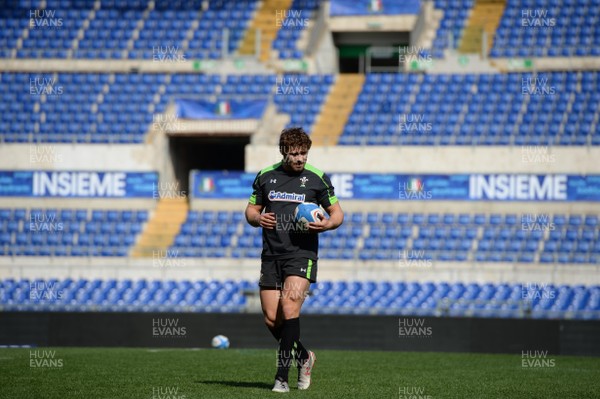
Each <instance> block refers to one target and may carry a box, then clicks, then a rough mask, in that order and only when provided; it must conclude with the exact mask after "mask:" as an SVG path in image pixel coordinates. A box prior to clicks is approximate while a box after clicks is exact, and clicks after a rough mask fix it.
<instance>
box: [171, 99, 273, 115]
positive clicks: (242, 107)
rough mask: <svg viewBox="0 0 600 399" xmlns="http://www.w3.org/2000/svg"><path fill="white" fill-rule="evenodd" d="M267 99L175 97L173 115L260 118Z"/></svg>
mask: <svg viewBox="0 0 600 399" xmlns="http://www.w3.org/2000/svg"><path fill="white" fill-rule="evenodd" d="M267 103H268V102H267V100H249V101H233V100H221V101H217V102H210V101H199V100H187V99H176V100H175V115H176V117H177V118H182V119H260V118H262V115H263V114H264V112H265V109H266V108H267Z"/></svg>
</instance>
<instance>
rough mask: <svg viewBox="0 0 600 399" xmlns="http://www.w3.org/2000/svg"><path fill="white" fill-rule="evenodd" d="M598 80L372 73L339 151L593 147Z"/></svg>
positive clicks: (592, 75)
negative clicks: (380, 147)
mask: <svg viewBox="0 0 600 399" xmlns="http://www.w3.org/2000/svg"><path fill="white" fill-rule="evenodd" d="M598 77H599V74H598V73H597V72H591V71H590V72H547V73H539V74H533V73H510V74H454V75H449V74H431V75H410V74H384V73H380V74H369V75H367V77H366V81H365V84H364V86H363V90H362V92H361V94H360V95H359V98H358V101H357V102H356V104H355V106H354V110H353V112H352V114H351V115H350V118H349V120H348V123H347V124H346V127H345V130H344V133H343V135H342V136H341V137H340V141H339V144H342V145H398V144H400V145H590V144H591V145H598V144H600V136H598V134H597V124H596V123H595V121H596V120H597V117H598V112H599V109H600V108H599V104H600V92H599V91H598V90H597V88H598ZM382 93H385V95H384V96H382V95H381V94H382Z"/></svg>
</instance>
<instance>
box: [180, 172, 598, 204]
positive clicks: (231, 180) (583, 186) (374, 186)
mask: <svg viewBox="0 0 600 399" xmlns="http://www.w3.org/2000/svg"><path fill="white" fill-rule="evenodd" d="M255 177H256V174H255V173H243V172H216V171H215V172H200V171H192V172H191V179H190V181H191V184H192V187H191V189H190V191H191V193H192V196H193V197H194V198H213V199H247V198H248V197H249V196H250V194H251V193H252V182H253V181H254V178H255ZM329 177H330V178H331V182H332V184H333V186H334V187H335V191H336V195H337V196H338V198H343V199H358V200H398V201H436V200H443V201H448V200H450V201H594V202H596V201H600V175H588V176H582V175H566V174H549V175H534V174H454V175H439V174H369V173H331V174H329Z"/></svg>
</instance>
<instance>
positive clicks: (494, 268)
mask: <svg viewBox="0 0 600 399" xmlns="http://www.w3.org/2000/svg"><path fill="white" fill-rule="evenodd" d="M318 265H319V271H318V278H319V281H388V282H419V283H427V282H434V283H442V282H445V283H463V284H468V283H478V284H486V283H496V284H500V283H507V284H528V283H537V284H568V285H579V284H580V285H586V286H591V285H600V265H591V264H589V265H575V264H573V265H570V264H566V265H565V264H555V265H551V264H544V265H541V266H540V265H539V264H536V263H514V264H512V263H506V262H475V261H470V262H439V261H435V262H434V261H432V262H431V263H430V264H427V265H422V266H421V265H419V266H414V265H410V264H408V265H407V264H403V263H402V261H387V262H386V261H362V260H335V259H320V260H319V263H318ZM259 274H260V259H258V258H256V259H252V258H244V259H231V258H184V257H178V258H175V260H174V261H173V262H171V263H170V264H169V265H168V266H165V263H164V261H163V260H162V259H158V260H157V259H152V258H148V259H133V258H103V257H99V258H78V257H55V258H50V257H7V256H3V257H0V279H8V278H13V279H30V280H33V279H36V278H41V279H45V280H49V279H54V278H55V279H60V280H62V279H67V278H71V279H86V280H93V279H102V280H108V279H115V280H125V279H130V280H133V281H136V280H139V279H145V280H148V281H151V280H160V281H167V280H174V281H184V280H190V281H195V280H201V281H210V280H220V281H223V280H234V281H242V280H246V281H255V282H256V283H257V287H258V278H259Z"/></svg>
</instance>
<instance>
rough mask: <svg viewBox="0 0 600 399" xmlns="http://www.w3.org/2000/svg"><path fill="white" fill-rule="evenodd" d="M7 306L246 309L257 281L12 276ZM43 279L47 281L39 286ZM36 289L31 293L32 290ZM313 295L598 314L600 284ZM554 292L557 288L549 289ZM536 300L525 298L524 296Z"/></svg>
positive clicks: (346, 300) (470, 309)
mask: <svg viewBox="0 0 600 399" xmlns="http://www.w3.org/2000/svg"><path fill="white" fill-rule="evenodd" d="M2 283H3V284H2V285H3V286H4V289H3V291H0V303H3V306H4V307H5V309H7V310H18V311H27V310H32V309H35V310H49V311H75V312H79V311H89V310H93V311H99V310H107V311H117V310H118V311H138V310H140V309H142V310H144V311H190V310H193V311H196V312H222V313H228V312H240V311H243V310H244V306H245V304H246V301H247V299H246V298H245V297H244V295H243V292H244V290H248V289H252V288H253V287H254V286H255V282H252V281H247V280H242V281H233V280H226V281H217V280H213V281H189V280H182V281H172V280H170V281H160V280H153V281H147V280H135V281H132V280H113V279H110V280H99V279H96V280H85V279H77V280H74V279H66V280H57V279H54V280H41V279H37V280H27V279H18V280H15V279H5V280H2ZM36 287H40V289H39V290H38V289H36ZM32 290H33V291H34V292H35V295H34V298H35V299H34V300H31V292H32ZM314 293H315V294H316V295H314V296H309V297H308V298H307V299H306V304H305V311H306V313H323V314H355V315H359V314H382V315H418V316H439V315H442V314H443V315H452V316H467V315H468V316H479V317H522V316H523V315H524V313H526V312H532V313H533V314H534V317H536V318H554V317H556V316H561V315H565V314H568V315H569V317H570V318H576V319H590V318H594V314H595V312H598V311H600V286H593V287H585V286H566V285H560V286H554V285H546V286H524V285H521V284H477V283H470V284H462V283H454V284H449V283H444V282H442V283H432V282H428V283H414V282H413V283H404V282H398V283H389V282H376V281H339V282H331V281H324V282H321V283H318V284H316V285H315V287H314ZM542 293H545V294H550V293H551V294H552V295H542ZM524 295H525V296H529V297H530V298H531V302H530V303H529V305H528V306H527V307H524V306H523V301H522V299H523V296H524Z"/></svg>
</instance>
